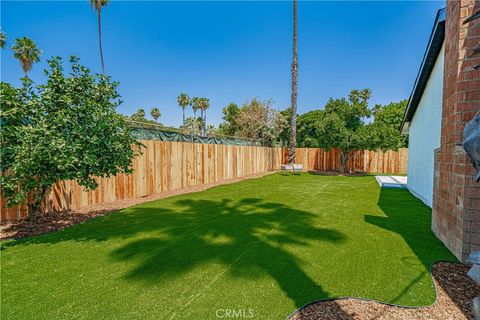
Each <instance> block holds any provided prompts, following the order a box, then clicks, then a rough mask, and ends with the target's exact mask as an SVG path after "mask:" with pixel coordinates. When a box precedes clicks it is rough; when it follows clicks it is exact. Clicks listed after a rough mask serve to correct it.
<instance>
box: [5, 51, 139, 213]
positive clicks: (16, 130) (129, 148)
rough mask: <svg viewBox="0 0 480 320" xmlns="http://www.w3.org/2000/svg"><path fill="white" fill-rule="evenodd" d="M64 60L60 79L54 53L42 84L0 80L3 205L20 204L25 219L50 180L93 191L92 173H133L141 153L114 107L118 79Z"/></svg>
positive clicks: (117, 99) (59, 64) (73, 59)
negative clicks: (16, 84) (25, 212)
mask: <svg viewBox="0 0 480 320" xmlns="http://www.w3.org/2000/svg"><path fill="white" fill-rule="evenodd" d="M70 61H71V71H70V73H69V76H66V75H65V74H64V72H63V67H62V61H61V59H60V58H54V59H52V60H49V61H48V65H49V70H46V71H45V74H46V76H47V78H48V81H47V82H46V84H44V85H36V86H34V84H33V82H32V81H31V80H29V79H26V78H24V79H23V82H24V85H23V87H22V88H13V87H12V86H10V85H8V84H6V83H2V84H1V91H0V100H1V101H2V108H1V110H0V119H2V130H0V160H1V166H2V168H1V169H2V176H1V180H0V182H1V189H2V193H3V197H4V198H5V199H6V201H7V205H8V206H13V205H17V204H20V203H24V202H25V201H27V204H28V211H29V216H30V218H31V219H32V220H35V217H36V215H37V211H38V208H39V205H40V203H41V201H42V199H43V198H44V196H45V195H46V194H47V193H48V191H49V190H50V189H51V187H52V186H53V185H54V184H55V183H56V182H58V181H61V180H74V181H76V182H78V183H79V184H80V185H81V186H83V187H84V188H85V189H95V188H96V187H97V182H96V180H95V177H110V176H114V175H116V174H118V173H130V172H132V167H131V165H132V159H133V158H134V157H135V156H136V155H137V154H138V153H139V152H140V149H139V147H140V146H141V144H140V143H139V142H138V141H137V140H135V138H133V136H132V135H131V134H130V127H129V126H128V124H127V123H126V121H125V119H124V117H122V116H121V115H119V114H118V113H117V112H116V110H115V109H116V108H117V107H118V105H119V104H120V103H121V102H120V96H119V94H118V93H117V89H116V88H117V86H118V83H116V82H111V81H110V78H109V77H105V76H102V75H98V74H95V75H92V74H91V73H90V70H88V69H87V68H85V67H83V66H81V65H80V63H79V59H78V58H76V57H71V60H70Z"/></svg>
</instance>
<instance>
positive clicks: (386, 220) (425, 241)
mask: <svg viewBox="0 0 480 320" xmlns="http://www.w3.org/2000/svg"><path fill="white" fill-rule="evenodd" d="M378 206H379V207H380V208H381V209H382V211H383V212H384V213H385V215H386V217H379V216H373V215H365V221H366V222H368V223H371V224H374V225H376V226H379V227H381V228H384V229H387V230H390V231H392V232H395V233H397V234H399V235H400V236H402V238H403V239H404V240H405V242H406V243H407V245H408V246H409V247H410V249H411V250H412V251H413V253H414V254H415V255H416V256H417V258H418V260H420V262H421V265H420V264H419V263H418V262H417V259H411V258H410V257H401V258H400V263H403V264H408V265H409V266H411V267H412V268H413V269H417V270H418V274H417V276H416V277H415V278H414V279H412V281H411V283H410V284H409V285H407V286H406V287H405V288H404V289H403V290H402V291H401V292H400V293H399V294H398V295H397V297H395V298H394V299H393V300H391V302H392V303H396V302H397V301H399V300H400V299H401V298H402V297H403V296H404V295H405V294H407V293H408V292H409V289H410V288H411V287H413V286H415V285H416V284H417V283H418V282H419V281H421V280H422V279H423V278H424V275H425V274H426V273H427V271H426V270H430V267H431V266H432V264H433V263H434V262H435V261H437V260H438V257H439V256H440V257H444V258H445V259H447V260H450V261H457V260H456V258H455V257H454V256H453V255H452V254H451V253H450V251H448V249H447V248H446V247H445V246H444V245H443V243H442V242H441V241H440V240H438V239H437V237H435V235H434V234H433V232H432V231H431V220H432V215H431V209H430V208H428V207H427V206H426V205H424V204H423V203H422V202H421V201H420V200H418V199H416V198H414V197H413V196H412V195H411V194H410V193H409V192H408V191H407V190H403V189H393V188H392V189H388V188H381V190H380V196H379V199H378ZM412 261H413V262H412ZM412 263H413V264H412Z"/></svg>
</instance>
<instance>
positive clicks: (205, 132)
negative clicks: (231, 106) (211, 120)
mask: <svg viewBox="0 0 480 320" xmlns="http://www.w3.org/2000/svg"><path fill="white" fill-rule="evenodd" d="M203 135H204V136H205V135H207V110H205V113H204V114H203Z"/></svg>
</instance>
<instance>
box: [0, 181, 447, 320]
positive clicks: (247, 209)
mask: <svg viewBox="0 0 480 320" xmlns="http://www.w3.org/2000/svg"><path fill="white" fill-rule="evenodd" d="M430 219H431V213H430V209H429V208H427V207H426V206H425V205H423V204H422V203H421V202H420V201H419V200H417V199H416V198H414V197H413V196H411V195H410V194H409V193H408V191H406V190H398V189H382V190H380V188H379V187H378V185H377V183H376V181H375V179H374V177H372V176H366V177H332V176H319V175H311V174H302V175H297V176H282V175H280V174H274V175H271V176H267V177H263V178H261V179H254V180H248V181H243V182H240V183H236V184H231V185H224V186H219V187H215V188H212V189H209V190H207V191H204V192H199V193H193V194H186V195H182V196H176V197H172V198H168V199H164V200H158V201H153V202H149V203H145V204H142V205H139V206H135V207H131V208H128V209H125V210H122V211H119V212H117V213H112V214H109V215H107V216H104V217H101V218H97V219H94V220H91V221H89V222H87V223H84V224H81V225H77V226H74V227H71V228H68V229H66V230H63V231H60V232H55V233H52V234H49V235H44V236H39V237H32V238H28V239H23V240H19V241H8V242H3V243H2V251H1V253H2V256H1V258H2V261H1V266H2V269H1V318H2V319H57V318H75V319H111V318H116V319H124V318H138V319H172V318H175V319H216V318H217V315H220V316H221V315H224V311H217V310H219V309H220V310H222V309H235V310H239V309H243V310H244V311H243V312H245V315H246V316H248V315H251V313H249V312H250V311H251V312H252V313H253V316H254V319H284V318H285V317H286V316H287V315H288V314H290V313H291V312H293V311H294V310H295V309H296V308H298V307H301V306H302V305H305V304H306V303H308V302H311V301H314V300H318V299H324V298H330V297H337V296H356V297H365V298H372V299H377V300H381V301H385V302H391V303H396V304H402V305H417V306H419V305H428V304H431V303H432V302H434V300H435V289H434V287H433V284H432V281H431V277H430V274H429V268H430V265H431V264H432V263H433V262H434V261H436V260H451V261H455V258H454V257H453V256H452V254H450V252H449V251H448V250H447V249H446V248H445V247H444V246H443V244H442V243H441V242H440V241H439V240H437V239H436V238H435V237H434V235H433V234H432V232H431V231H430ZM217 312H218V313H217ZM222 312H223V313H222Z"/></svg>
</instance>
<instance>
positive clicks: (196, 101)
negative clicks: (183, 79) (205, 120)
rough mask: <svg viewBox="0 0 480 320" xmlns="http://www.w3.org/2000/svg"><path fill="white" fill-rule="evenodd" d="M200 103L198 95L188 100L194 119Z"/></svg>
mask: <svg viewBox="0 0 480 320" xmlns="http://www.w3.org/2000/svg"><path fill="white" fill-rule="evenodd" d="M200 104H201V100H200V98H199V97H193V98H192V100H190V105H191V106H192V109H193V115H194V117H195V119H196V118H197V110H198V109H200Z"/></svg>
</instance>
